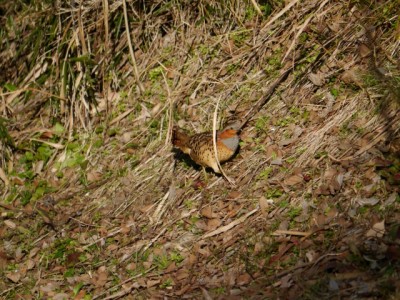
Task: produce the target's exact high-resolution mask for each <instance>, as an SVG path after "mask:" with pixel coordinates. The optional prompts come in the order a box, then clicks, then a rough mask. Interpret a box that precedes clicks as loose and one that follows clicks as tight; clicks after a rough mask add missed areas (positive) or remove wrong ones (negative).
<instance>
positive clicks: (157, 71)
mask: <svg viewBox="0 0 400 300" xmlns="http://www.w3.org/2000/svg"><path fill="white" fill-rule="evenodd" d="M162 73H163V68H162V67H161V66H159V67H156V68H154V69H151V70H150V71H149V79H150V80H151V81H156V80H158V79H159V78H160V77H161V75H162Z"/></svg>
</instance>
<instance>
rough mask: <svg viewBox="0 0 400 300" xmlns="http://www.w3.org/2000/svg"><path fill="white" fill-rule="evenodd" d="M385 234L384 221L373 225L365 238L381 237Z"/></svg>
mask: <svg viewBox="0 0 400 300" xmlns="http://www.w3.org/2000/svg"><path fill="white" fill-rule="evenodd" d="M384 233H385V220H383V221H382V222H378V223H375V224H374V225H373V226H372V228H371V229H370V230H368V231H367V233H366V234H365V236H366V237H378V238H381V237H383V235H384Z"/></svg>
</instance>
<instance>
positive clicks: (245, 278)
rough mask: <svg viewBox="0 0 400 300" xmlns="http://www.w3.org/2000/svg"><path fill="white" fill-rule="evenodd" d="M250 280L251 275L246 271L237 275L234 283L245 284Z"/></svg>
mask: <svg viewBox="0 0 400 300" xmlns="http://www.w3.org/2000/svg"><path fill="white" fill-rule="evenodd" d="M250 282H251V277H250V275H249V274H247V273H244V274H241V275H239V276H238V278H237V280H236V283H237V284H238V285H245V284H249V283H250Z"/></svg>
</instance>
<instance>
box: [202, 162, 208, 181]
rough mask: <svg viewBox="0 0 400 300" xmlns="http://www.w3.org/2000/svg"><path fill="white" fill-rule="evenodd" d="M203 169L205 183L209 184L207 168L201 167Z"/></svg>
mask: <svg viewBox="0 0 400 300" xmlns="http://www.w3.org/2000/svg"><path fill="white" fill-rule="evenodd" d="M201 167H202V169H203V174H204V181H205V182H207V181H208V175H207V172H206V167H203V166H201Z"/></svg>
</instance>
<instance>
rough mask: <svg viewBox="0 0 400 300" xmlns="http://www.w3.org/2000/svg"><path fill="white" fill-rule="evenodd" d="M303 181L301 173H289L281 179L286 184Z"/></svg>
mask: <svg viewBox="0 0 400 300" xmlns="http://www.w3.org/2000/svg"><path fill="white" fill-rule="evenodd" d="M302 182H303V176H301V175H297V174H296V175H291V176H289V177H287V178H285V179H284V180H283V183H284V184H285V185H287V186H292V185H296V184H299V183H302Z"/></svg>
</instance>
